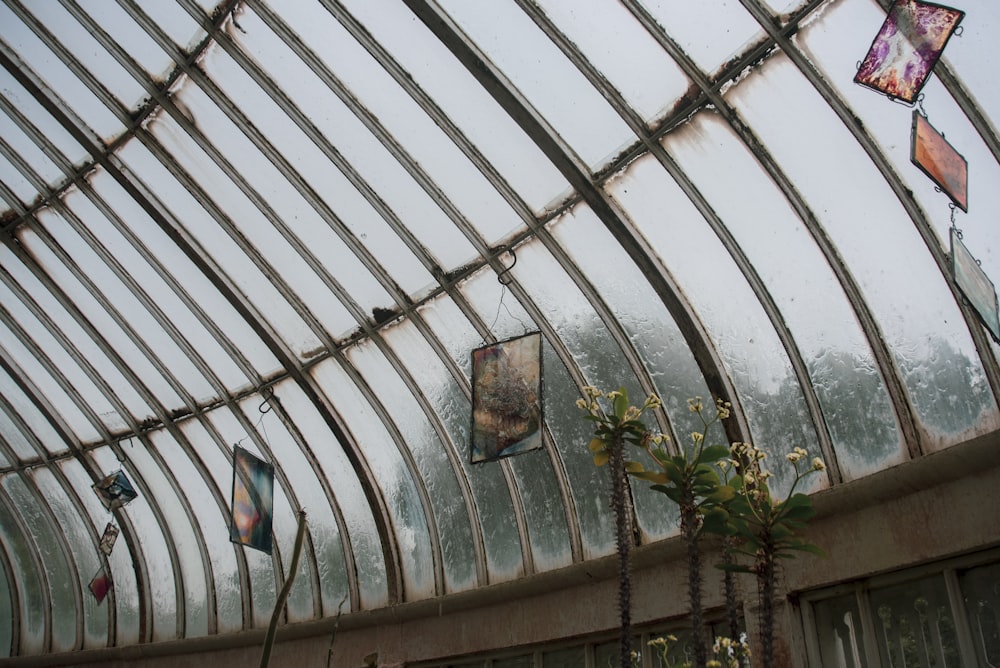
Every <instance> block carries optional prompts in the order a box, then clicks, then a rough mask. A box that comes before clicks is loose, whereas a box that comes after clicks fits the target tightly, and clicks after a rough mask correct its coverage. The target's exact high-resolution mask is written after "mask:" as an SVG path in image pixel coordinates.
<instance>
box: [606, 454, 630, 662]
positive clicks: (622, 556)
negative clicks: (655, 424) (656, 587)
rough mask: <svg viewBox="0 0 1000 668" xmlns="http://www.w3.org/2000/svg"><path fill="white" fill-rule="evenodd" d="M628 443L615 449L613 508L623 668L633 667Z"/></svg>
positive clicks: (611, 465)
mask: <svg viewBox="0 0 1000 668" xmlns="http://www.w3.org/2000/svg"><path fill="white" fill-rule="evenodd" d="M624 448H625V442H624V440H623V439H622V438H621V436H618V437H617V438H615V440H614V442H613V443H612V446H611V453H610V456H609V459H608V465H609V469H610V473H611V508H612V509H613V510H614V514H615V544H616V546H617V548H618V610H619V612H620V613H621V636H620V642H619V654H620V657H621V667H622V668H631V666H632V612H631V608H632V575H631V555H632V517H631V512H630V511H629V508H630V504H629V502H628V479H627V477H626V473H625V453H624Z"/></svg>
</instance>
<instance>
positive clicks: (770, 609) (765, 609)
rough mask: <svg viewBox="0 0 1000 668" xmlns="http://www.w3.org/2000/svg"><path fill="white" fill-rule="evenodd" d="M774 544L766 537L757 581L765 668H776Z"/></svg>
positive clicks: (762, 653)
mask: <svg viewBox="0 0 1000 668" xmlns="http://www.w3.org/2000/svg"><path fill="white" fill-rule="evenodd" d="M774 580H775V572H774V544H773V541H772V540H771V536H770V535H768V536H767V537H766V541H765V543H764V554H763V556H762V557H761V559H760V561H759V562H758V571H757V581H758V586H759V590H760V598H761V600H760V635H761V639H760V640H761V661H762V662H763V666H764V668H773V667H774Z"/></svg>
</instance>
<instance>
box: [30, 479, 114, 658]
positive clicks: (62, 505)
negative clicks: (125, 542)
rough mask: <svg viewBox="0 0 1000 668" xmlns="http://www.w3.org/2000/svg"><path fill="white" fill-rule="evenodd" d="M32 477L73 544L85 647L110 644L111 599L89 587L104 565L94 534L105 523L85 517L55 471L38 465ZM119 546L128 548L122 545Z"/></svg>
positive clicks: (63, 531)
mask: <svg viewBox="0 0 1000 668" xmlns="http://www.w3.org/2000/svg"><path fill="white" fill-rule="evenodd" d="M32 477H33V479H34V482H35V484H36V485H37V486H38V490H39V492H40V494H41V495H42V497H44V498H45V500H46V501H47V502H48V504H49V508H51V509H52V513H53V514H54V515H55V517H56V519H57V521H58V523H59V526H58V528H59V531H61V532H62V533H63V534H64V535H65V536H66V543H67V544H68V545H69V548H70V551H71V553H72V559H73V562H74V563H75V564H76V568H77V572H76V575H77V577H78V578H79V581H78V582H76V583H74V585H73V586H75V587H78V588H79V589H80V591H82V592H83V621H84V626H83V631H84V635H83V647H84V649H89V648H92V647H105V646H107V644H108V606H107V605H106V604H109V602H108V600H107V599H105V602H104V603H102V604H98V603H97V599H95V598H94V597H93V596H90V595H89V594H90V592H89V591H88V590H87V584H88V583H89V582H90V578H91V577H93V575H94V574H95V573H97V571H98V570H100V569H101V567H102V565H103V564H102V562H101V560H100V559H99V558H98V551H97V550H96V549H95V547H94V536H95V535H100V533H101V532H103V531H104V526H99V527H95V526H94V525H93V524H91V523H90V518H89V517H87V518H85V519H82V518H81V516H80V514H79V512H78V507H77V506H76V498H75V497H71V496H68V495H67V490H66V489H64V488H63V486H62V485H61V483H60V481H59V480H58V479H57V478H56V477H55V476H54V475H52V472H51V471H49V470H48V469H45V468H38V469H35V470H34V471H32ZM71 499H72V500H71ZM29 502H30V501H29ZM84 522H86V524H84ZM119 549H127V548H125V547H124V546H122V547H120V548H119ZM116 593H117V592H116ZM61 612H62V611H61V610H58V608H57V615H56V616H60V615H61Z"/></svg>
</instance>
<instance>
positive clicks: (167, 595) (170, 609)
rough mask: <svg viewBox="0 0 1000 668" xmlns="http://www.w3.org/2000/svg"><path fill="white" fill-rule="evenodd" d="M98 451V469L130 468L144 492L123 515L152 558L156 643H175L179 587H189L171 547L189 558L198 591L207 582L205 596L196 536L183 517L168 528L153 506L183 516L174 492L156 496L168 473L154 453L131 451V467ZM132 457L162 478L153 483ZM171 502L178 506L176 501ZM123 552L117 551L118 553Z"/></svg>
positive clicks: (188, 572)
mask: <svg viewBox="0 0 1000 668" xmlns="http://www.w3.org/2000/svg"><path fill="white" fill-rule="evenodd" d="M92 452H93V455H92V456H93V458H94V460H95V463H96V465H97V468H98V470H100V471H102V472H106V473H110V472H111V471H116V470H118V469H124V470H125V471H126V475H127V476H128V477H129V480H131V481H132V483H133V484H134V485H135V486H136V491H138V492H139V498H137V499H136V500H135V501H133V502H132V503H130V504H128V505H127V506H125V508H124V509H122V511H121V512H124V513H125V514H126V515H128V516H129V518H130V519H131V521H132V527H133V528H134V529H135V532H136V537H137V538H138V540H139V544H140V545H141V546H142V553H143V555H144V556H145V558H146V575H147V576H148V577H149V581H148V582H147V583H146V587H147V592H146V593H147V595H148V596H149V597H150V599H151V600H150V604H151V607H152V611H153V618H152V619H150V620H148V621H149V623H151V624H152V636H153V639H154V640H172V639H174V638H176V637H177V613H178V611H177V589H178V587H183V583H182V582H178V581H177V580H176V578H175V577H174V575H175V572H174V568H173V564H172V562H173V559H174V556H173V554H172V553H171V550H170V549H169V548H168V547H167V542H166V541H167V540H170V541H171V542H172V543H173V544H174V545H177V546H178V547H180V548H181V549H180V550H179V551H180V552H182V553H183V554H182V555H181V556H182V558H181V563H180V564H179V566H178V568H179V570H180V571H181V575H182V577H184V576H187V577H188V578H193V579H194V582H193V583H192V584H191V586H192V587H194V588H196V590H197V587H198V580H201V593H202V595H204V593H205V591H204V573H203V572H200V571H198V570H197V569H200V568H201V564H200V559H198V561H199V563H197V564H196V565H195V564H191V559H189V558H187V557H188V556H189V555H190V554H191V552H192V551H193V552H194V554H193V557H194V558H195V559H197V558H198V554H197V549H195V548H194V542H193V536H192V534H191V525H190V524H188V523H187V521H186V519H184V518H183V517H178V518H177V521H175V522H172V523H171V522H170V521H169V519H168V526H167V527H165V526H162V525H161V524H160V523H159V520H158V519H157V518H156V516H155V515H154V514H153V511H152V510H151V509H150V504H151V503H156V504H158V505H159V506H160V507H161V508H162V509H163V511H164V514H165V515H166V516H167V518H169V517H170V516H171V515H179V516H183V512H182V511H181V510H180V509H179V508H178V507H177V502H176V497H174V496H173V493H172V492H170V498H167V497H164V498H162V499H161V498H160V496H159V495H156V496H151V495H154V494H156V492H154V490H159V489H160V488H163V487H164V486H165V484H166V483H165V482H164V481H163V480H162V474H161V473H159V469H158V467H157V466H156V465H155V464H153V465H150V464H149V463H148V462H149V455H148V454H146V453H145V452H144V448H143V447H141V446H140V447H138V448H132V449H130V450H129V451H128V453H127V454H128V456H129V460H130V461H129V463H125V464H123V463H122V462H120V461H118V458H117V457H116V456H115V454H114V453H113V452H112V451H111V449H110V448H101V449H99V450H94V451H92ZM132 459H141V460H143V461H144V462H145V466H144V469H149V470H150V472H151V473H152V474H153V477H154V478H156V480H154V481H152V482H150V481H149V480H145V479H144V474H145V471H143V473H139V472H138V469H137V468H136V467H135V465H134V464H133V463H131V460H132ZM84 492H88V493H91V494H92V493H93V492H91V491H90V490H87V489H85V490H80V494H81V495H82V494H83V493H84ZM171 501H173V502H172V503H171ZM175 524H176V525H177V528H178V529H181V530H184V533H183V534H180V535H176V534H174V533H173V528H174V527H173V525H175ZM168 527H169V528H168ZM185 528H186V530H185ZM178 539H179V540H185V539H186V541H185V544H184V546H180V545H178ZM117 551H118V550H115V552H117ZM116 575H117V572H116ZM116 587H117V585H116Z"/></svg>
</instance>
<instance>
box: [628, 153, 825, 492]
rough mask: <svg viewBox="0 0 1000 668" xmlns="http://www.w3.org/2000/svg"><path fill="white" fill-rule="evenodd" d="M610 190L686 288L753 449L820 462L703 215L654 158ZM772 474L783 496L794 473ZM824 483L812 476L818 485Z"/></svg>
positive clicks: (758, 316) (793, 396)
mask: <svg viewBox="0 0 1000 668" xmlns="http://www.w3.org/2000/svg"><path fill="white" fill-rule="evenodd" d="M609 188H610V189H611V193H612V195H613V196H614V198H615V199H616V200H618V201H619V202H620V203H621V204H622V205H623V206H624V207H626V208H627V209H628V211H629V212H630V217H631V219H632V221H633V222H634V223H635V224H636V226H637V227H638V228H639V229H640V231H641V232H642V233H643V234H644V235H645V237H646V238H647V239H648V240H649V242H650V244H651V245H652V247H653V250H654V252H656V253H658V254H659V255H660V257H662V258H663V264H664V265H665V266H667V267H669V268H670V270H671V271H672V272H673V273H674V275H675V276H676V280H677V282H678V284H680V285H682V286H684V289H685V293H686V296H687V298H688V299H690V300H691V302H692V304H693V306H694V308H695V310H696V313H697V317H698V318H699V319H700V320H701V321H702V322H703V323H704V326H705V328H706V330H707V331H708V334H709V335H710V336H711V338H712V343H713V344H714V345H715V347H716V349H717V350H718V353H719V355H720V356H721V357H722V360H723V362H724V364H725V366H726V370H727V371H728V373H729V375H730V377H731V378H732V380H733V384H734V385H735V387H736V389H737V391H738V392H739V402H740V406H741V407H742V408H743V410H744V411H745V413H746V416H747V421H748V422H749V423H750V432H751V437H752V439H753V440H754V442H755V444H756V445H757V446H758V447H760V448H762V449H764V450H767V451H769V452H770V453H771V455H772V457H775V455H782V454H784V452H786V451H789V450H791V448H792V447H793V446H798V447H803V448H805V449H807V450H808V451H809V452H810V453H811V455H813V456H815V455H817V454H818V453H819V446H818V445H817V443H816V432H815V429H814V427H813V425H812V423H811V421H810V419H809V415H808V413H807V411H806V406H805V401H804V399H803V398H802V390H801V388H800V387H799V385H798V381H797V379H796V378H795V376H794V374H793V372H792V367H791V362H790V361H789V360H788V357H787V354H786V353H785V350H784V348H783V347H782V345H781V342H780V341H779V340H778V336H777V333H776V332H775V331H774V328H773V326H772V325H771V322H770V321H769V320H768V318H767V316H766V314H765V313H764V310H763V308H762V307H761V305H760V302H759V301H758V299H757V296H756V295H755V294H754V293H753V292H752V290H751V288H750V286H749V284H748V283H747V281H746V279H745V278H744V277H743V275H742V274H741V272H740V271H739V269H738V268H737V266H736V264H735V263H734V262H733V260H732V259H731V257H730V256H729V254H728V252H727V251H726V250H725V248H724V247H723V246H722V245H721V243H720V241H719V239H718V237H716V236H715V234H714V233H713V232H712V231H711V229H710V228H709V227H708V225H707V224H706V223H705V219H704V218H703V217H702V215H701V213H700V212H699V211H698V210H697V209H695V208H694V205H693V204H692V202H691V201H690V200H689V199H688V198H687V196H686V195H685V194H684V193H683V192H682V191H681V190H680V188H679V187H678V186H677V184H676V183H675V182H674V181H673V180H672V179H671V178H670V177H669V176H668V175H667V173H666V172H665V171H664V170H663V169H662V168H661V166H660V165H659V163H658V162H657V161H656V160H655V159H654V158H652V157H650V156H647V157H645V158H640V159H639V160H637V161H636V162H635V163H633V164H632V166H631V168H630V170H629V172H628V173H627V174H624V175H623V176H622V177H621V178H620V179H618V180H617V181H615V182H614V183H612V184H609ZM664 212H670V213H669V215H665V214H664ZM706 258H711V261H706ZM775 406H779V407H781V408H780V410H775V409H774V407H775ZM687 442H688V441H687V439H686V438H685V439H684V444H685V445H687ZM772 461H775V460H774V459H772ZM773 473H774V474H775V478H776V480H777V484H776V485H775V486H774V487H773V488H772V489H776V490H778V491H779V493H780V494H784V492H785V491H786V490H787V488H788V486H789V485H790V484H791V479H792V477H793V474H794V471H793V470H792V468H791V467H789V466H780V465H777V466H774V469H773ZM819 478H820V476H812V483H813V485H814V486H816V485H818V484H819V482H820V481H819Z"/></svg>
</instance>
